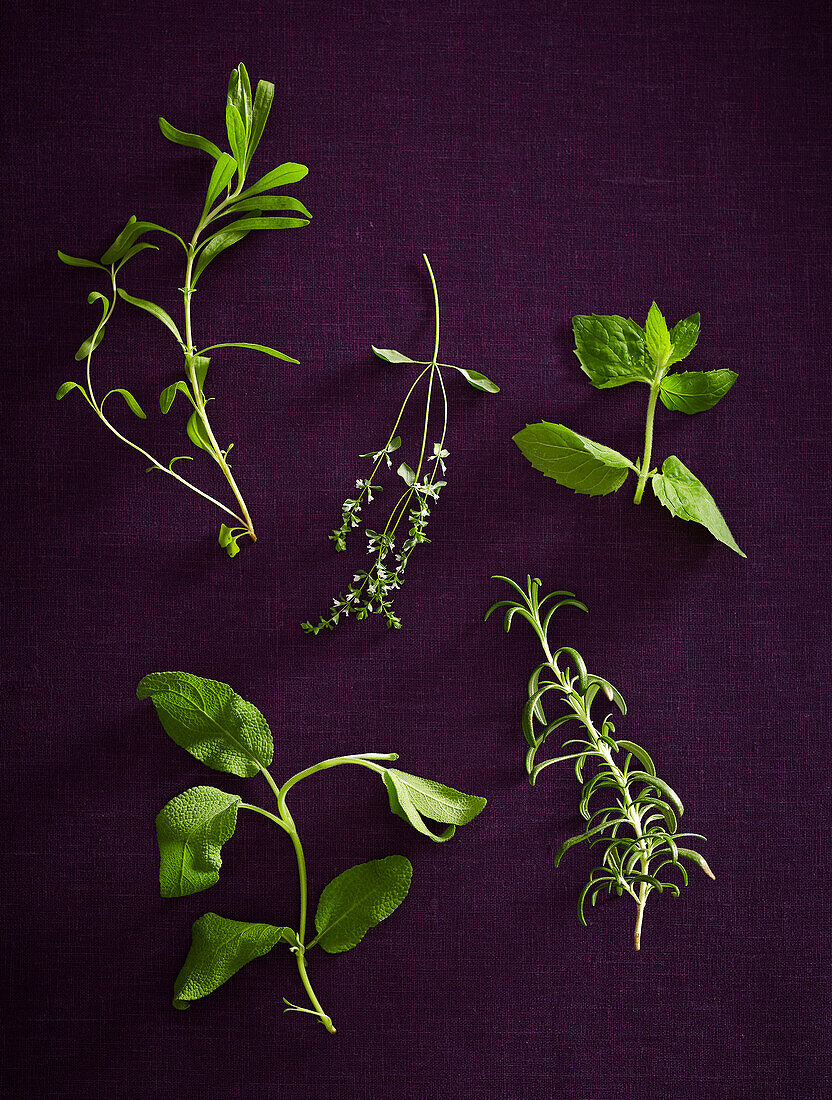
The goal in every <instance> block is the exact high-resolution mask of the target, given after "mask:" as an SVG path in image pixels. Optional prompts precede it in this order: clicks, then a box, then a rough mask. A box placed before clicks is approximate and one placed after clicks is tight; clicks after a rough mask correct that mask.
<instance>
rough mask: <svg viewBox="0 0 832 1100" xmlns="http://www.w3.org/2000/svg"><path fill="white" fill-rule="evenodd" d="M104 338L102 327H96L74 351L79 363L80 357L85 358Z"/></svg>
mask: <svg viewBox="0 0 832 1100" xmlns="http://www.w3.org/2000/svg"><path fill="white" fill-rule="evenodd" d="M103 339H104V329H103V328H99V329H96V330H95V332H94V333H93V334H92V336H88V337H87V338H86V340H85V341H84V342H83V344H82V345H81V346H80V348H78V350H77V351H76V352H75V359H76V360H77V361H78V362H79V363H80V362H81V360H82V359H86V358H87V356H88V355H89V353H90V351H95V349H96V348H97V347H98V345H99V344H100V343H101V341H102V340H103Z"/></svg>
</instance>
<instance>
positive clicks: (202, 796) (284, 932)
mask: <svg viewBox="0 0 832 1100" xmlns="http://www.w3.org/2000/svg"><path fill="white" fill-rule="evenodd" d="M137 694H138V696H139V698H140V699H147V698H149V699H151V700H152V701H153V704H154V705H155V707H156V711H157V713H158V715H159V718H160V720H161V722H162V726H163V727H164V729H165V731H166V732H167V733H168V735H169V736H170V737H171V738H172V739H173V740H174V741H175V742H176V743H177V744H178V745H181V746H182V748H184V749H186V751H188V752H189V753H191V755H192V756H195V757H196V758H197V759H198V760H201V761H202V762H203V763H205V764H207V765H208V767H212V768H215V769H217V770H218V771H227V772H231V773H232V774H234V775H241V776H252V775H255V774H256V773H257V772H261V773H262V776H263V779H264V781H265V782H266V784H267V785H268V787H269V789H270V790H271V792H272V794H273V795H274V796H275V799H276V806H275V807H274V810H275V812H272V811H270V810H266V809H263V808H262V807H260V806H256V805H253V804H251V803H248V802H243V801H242V800H241V798H240V797H239V796H238V795H233V794H227V793H226V792H224V791H221V790H219V789H218V788H216V787H208V786H201V787H192V788H190V789H189V790H187V791H184V792H183V793H182V794H181V795H177V797H176V798H173V799H171V801H170V802H168V804H167V805H166V806H165V807H164V808H163V809H162V810H161V812H160V813H159V815H158V817H157V819H156V831H157V837H158V841H159V886H160V889H161V892H162V895H163V896H164V897H183V896H185V895H188V894H193V893H196V892H198V891H201V890H206V889H208V888H209V887H210V886H213V885H214V884H215V883H216V882H217V880H218V877H219V871H220V867H221V865H222V858H221V851H222V847H223V845H224V844H225V843H226V842H227V841H228V840H229V839H230V837H231V836H232V835H233V833H234V831H235V827H236V824H237V817H238V814H239V813H240V812H241V811H243V812H249V813H256V814H259V815H261V816H262V817H265V818H266V819H267V820H269V821H270V822H272V823H273V824H274V825H275V826H276V827H277V828H278V829H279V830H280V832H281V833H285V834H287V835H288V837H289V839H290V840H291V843H292V848H293V850H294V853H295V858H296V861H297V869H298V884H299V888H300V909H299V916H298V924H297V928H295V929H293V928H290V927H288V926H284V925H273V924H263V923H249V922H247V921H235V920H229V919H228V918H225V917H220V916H218V915H217V914H216V913H206V914H205V915H204V916H203V917H200V919H199V920H198V921H197V922H196V923H195V924H194V926H193V940H192V943H191V949H190V951H189V952H188V956H187V958H186V960H185V964H184V966H183V967H182V970H181V971H180V974H179V976H178V978H177V979H176V982H175V986H174V1005H175V1006H176V1007H177V1008H187V1007H188V1005H189V1004H190V1002H191V1001H194V1000H197V999H199V998H201V997H205V996H206V995H207V994H209V993H211V992H213V991H214V990H215V989H217V988H218V987H219V986H220V985H222V984H223V983H224V982H226V981H227V980H228V979H229V978H230V977H232V976H233V975H234V974H235V973H236V972H237V971H238V970H239V969H240V968H241V967H242V966H245V965H246V963H248V962H251V961H252V960H253V959H256V958H258V957H259V956H261V955H264V954H266V953H267V952H268V951H270V950H271V949H272V948H273V947H274V946H276V945H277V944H278V943H284V944H285V945H287V946H288V947H289V949H290V951H291V952H292V954H293V956H294V958H295V962H296V963H297V967H298V973H299V975H300V979H301V982H302V984H303V987H304V989H305V990H306V993H307V996H308V997H309V1002H310V1005H311V1008H303V1007H301V1006H300V1005H296V1004H294V1003H292V1002H291V1001H288V1000H286V998H285V997H284V999H283V1000H284V1004H285V1005H286V1008H285V1010H284V1011H287V1012H302V1013H307V1014H309V1015H311V1016H313V1017H315V1019H317V1020H318V1022H319V1023H321V1024H322V1025H323V1026H324V1027H325V1028H326V1030H327V1031H329V1032H331V1033H332V1032H334V1031H335V1027H334V1025H333V1023H332V1019H331V1018H330V1017H329V1016H328V1015H327V1013H326V1012H324V1010H323V1008H322V1007H321V1003H320V1001H319V1000H318V997H317V994H316V993H315V991H314V989H313V988H312V984H311V982H310V980H309V974H308V972H307V969H306V956H307V953H308V952H309V951H310V950H312V948H314V947H315V946H320V947H321V948H322V949H323V950H324V951H326V952H328V953H330V954H338V953H340V952H343V951H349V950H350V949H351V948H353V947H355V946H356V944H358V943H359V942H360V941H361V940H362V939H363V937H364V935H365V934H366V933H367V931H368V930H369V929H370V928H373V927H374V926H375V925H377V924H378V923H379V921H381V920H384V919H385V918H386V917H388V916H389V915H390V914H391V913H392V912H393V911H394V910H395V909H396V908H397V907H398V906H399V905H400V904H401V902H402V901H403V899H404V898H405V897H406V895H407V892H408V890H409V888H410V879H411V874H412V867H411V865H410V861H409V860H407V859H406V858H405V857H404V856H400V855H393V856H387V857H385V858H383V859H375V860H370V861H369V862H368V863H361V864H358V865H357V866H355V867H351V868H349V869H348V870H347V871H344V872H343V873H342V874H340V875H337V876H336V877H335V878H334V879H333V880H332V882H330V883H329V885H328V886H326V887H325V888H324V890H323V891H322V893H321V896H320V898H319V900H318V906H317V911H316V914H315V928H316V931H317V935H316V936H315V937H314V938H313V939H311V940H309V941H307V926H306V924H307V914H308V911H309V896H308V895H309V891H308V882H307V872H306V857H305V855H304V851H303V845H302V843H301V839H300V835H299V833H298V828H297V825H296V824H295V819H294V817H293V816H292V814H291V813H290V811H289V808H288V805H287V796H288V795H289V793H290V792H291V790H292V789H293V788H294V787H295V786H296V785H297V784H298V783H300V782H301V781H302V780H304V779H308V778H310V777H311V776H313V775H317V774H318V773H320V772H323V771H328V770H329V769H331V768H335V767H340V766H342V765H351V766H354V767H360V768H364V769H365V770H368V771H371V772H373V773H374V774H375V775H376V776H379V777H380V778H381V779H382V780H383V782H384V783H385V785H386V786H387V787H388V790H390V789H391V788H392V789H394V790H396V791H397V792H399V793H400V794H401V793H402V792H404V797H405V798H406V800H407V805H408V807H409V809H408V815H407V816H406V817H405V819H406V820H409V821H410V823H411V824H413V825H414V827H416V828H417V829H418V830H419V831H420V832H424V833H425V834H426V835H427V836H430V837H431V838H432V839H434V840H436V839H448V837H444V836H443V837H441V838H438V837H436V836H434V835H433V834H432V833H431V832H429V831H427V830H425V829H424V828H422V824H423V822H422V818H421V815H422V814H426V815H427V816H429V817H432V818H433V819H434V820H436V821H441V822H450V823H452V825H451V830H450V832H453V828H454V827H455V826H459V825H465V824H467V823H468V822H469V821H471V820H472V819H473V818H474V817H475V816H476V815H477V814H478V813H480V812H481V810H482V809H483V807H484V806H485V799H484V798H478V797H476V796H475V795H466V794H463V793H462V792H461V791H455V790H453V788H451V787H446V786H445V785H444V784H442V783H436V782H434V781H433V780H429V779H421V778H419V777H418V776H414V775H408V774H407V773H406V772H400V771H398V770H397V769H393V768H388V767H386V765H387V764H390V763H392V762H393V761H394V760H396V759H397V755H396V753H377V752H365V753H357V754H355V755H353V756H337V757H332V758H331V759H328V760H322V761H320V762H319V763H318V764H314V765H312V767H309V768H305V769H304V770H303V771H300V772H298V773H297V774H295V775H293V776H292V777H291V778H290V779H287V780H286V782H285V783H284V784H283V785H282V786H281V787H278V785H277V783H276V782H275V780H274V779H273V778H272V776H271V773H270V772H269V771H268V770H267V769H268V765H269V764H270V763H271V758H272V740H271V734H270V733H269V730H268V726H267V725H266V722H265V719H264V718H263V716H262V715H261V714H260V711H259V710H258V709H257V708H256V707H255V706H253V705H252V704H251V703H249V702H247V701H246V700H244V699H242V698H241V697H240V696H239V695H237V693H236V692H234V691H232V689H231V688H230V687H229V686H228V685H227V684H222V683H219V682H218V681H216V680H205V679H203V678H202V677H200V676H192V675H190V674H189V673H185V672H156V673H151V674H150V675H149V676H145V677H144V679H143V680H142V681H141V682H140V684H139V687H138V691H137ZM391 806H393V799H392V797H391ZM393 808H394V810H396V807H395V806H394V807H393ZM396 812H398V811H396ZM449 835H450V834H449Z"/></svg>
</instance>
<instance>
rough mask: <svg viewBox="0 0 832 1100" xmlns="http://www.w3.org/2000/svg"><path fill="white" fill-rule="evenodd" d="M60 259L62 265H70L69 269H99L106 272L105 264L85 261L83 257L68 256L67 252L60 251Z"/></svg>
mask: <svg viewBox="0 0 832 1100" xmlns="http://www.w3.org/2000/svg"><path fill="white" fill-rule="evenodd" d="M58 259H59V260H60V261H61V263H64V264H68V265H69V267H98V268H100V269H101V270H102V271H106V270H107V269H106V267H105V266H104V264H100V263H98V261H97V260H85V259H83V257H81V256H67V254H66V252H61V250H60V248H59V249H58Z"/></svg>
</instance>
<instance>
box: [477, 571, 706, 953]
mask: <svg viewBox="0 0 832 1100" xmlns="http://www.w3.org/2000/svg"><path fill="white" fill-rule="evenodd" d="M494 579H495V580H501V581H505V582H506V583H507V584H510V585H511V586H512V588H514V589H516V590H517V592H518V593H519V596H520V598H519V599H516V598H512V599H510V600H500V601H499V602H498V603H495V604H494V605H493V606H492V607H490V608H489V609H488V612H487V613H486V616H485V617H486V619H488V617H489V616H490V615H491V613H492V612H493V611H496V610H497V608H502V607H505V608H506V613H505V621H504V625H505V629H506V632H508V630H510V628H511V623H512V619H513V618H514V616H515V615H520V616H521V617H522V618H524V619H525V620H526V621H527V622H528V623H529V625H530V626H531V628H532V630H534V632H535V634H536V635H537V636H538V638H539V639H540V644H541V646H542V647H543V652H544V655H545V660H544V661H543V662H542V664H539V665H538V666H537V668H536V669H535V670H534V672H533V673H532V675H531V677H530V679H529V684H528V702H527V703H526V705H525V706H524V708H523V718H522V726H523V733H524V735H525V738H526V742H527V744H528V750H527V752H526V775H527V776H528V780H529V783H530V784H531V785H532V786H534V785H535V782H536V781H537V777H538V776H539V775H540V773H541V772H542V771H543V770H544V768H548V767H549V765H550V764H558V763H560V762H562V761H565V760H571V761H574V768H575V776H576V778H577V780H578V782H579V783H580V784H581V785H582V791H581V801H580V806H579V810H580V814H581V816H582V817H583V819H584V821H585V822H586V828H585V829H584V831H583V832H582V833H579V834H578V835H576V836H573V837H570V838H569V839H568V840H566V841H564V843H563V844H562V845H561V847H560V850H559V851H558V853H557V855H556V856H555V866H556V867H557V866H558V865H559V864H560V861H561V859H562V858H563V856H564V855H565V854H566V852H567V851H568V850H569V849H570V848H572V847H574V846H575V845H576V844H581V843H583V842H586V843H588V844H589V847H590V848H595V847H599V846H600V847H601V848H602V849H603V855H602V858H601V863H600V864H599V865H598V866H597V867H594V868H593V869H592V871H591V873H590V876H589V881H588V882H587V884H586V886H584V888H583V890H582V891H581V894H580V896H579V899H578V916H579V918H580V921H581V923H582V924H583V925H584V926H585V925H586V917H585V914H584V906H585V903H586V900H587V898H589V900H590V902H591V904H592V905H595V902H596V900H597V898H598V895H599V894H601V893H607V894H612V893H613V892H615V894H616V895H617V896H618V897H621V896H622V895H623V894H628V895H629V896H630V897H631V898H632V899H633V901H634V902H635V903H636V908H637V915H636V925H635V934H634V943H635V949H636V951H638V950H639V948H640V947H641V929H642V922H643V920H644V909H645V906H646V905H647V899H648V898H649V896H650V894H651V893H652V892H653V891H654V890H655V891H657V892H658V893H659V894H661V893H664V892H665V891H666V892H667V893H669V894H670V895H672V896H673V897H678V896H679V887H678V885H677V884H676V883H675V882H673V881H670V880H669V879H668V877H667V876H668V873H669V872H670V871H671V870H675V871H676V872H678V874H679V876H680V877H681V880H682V882H683V883H684V885H687V881H688V876H687V871H686V869H685V867H684V865H683V864H682V862H681V861H682V860H688V861H690V862H692V863H695V864H696V865H697V866H698V867H699V868H700V869H701V870H702V871H704V872H705V874H706V875H707V876H708V877H709V878H711V879H712V878H714V874H713V872H712V871H711V869H710V867H709V866H708V864H707V861H706V860H705V857H704V856H702V855H700V853H699V852H696V851H694V850H693V849H691V848H687V847H682V845H681V844H679V841H680V840H686V839H696V840H704V839H705V838H704V837H703V836H702V835H701V834H700V833H681V832H679V825H678V819H679V818H680V817H681V816H682V813H683V806H682V802H681V800H680V798H679V796H678V795H677V794H676V792H675V791H674V790H673V788H672V787H671V786H670V785H669V784H668V783H666V782H665V780H663V779H660V778H659V776H658V775H657V774H656V768H655V765H654V763H653V760H652V758H651V757H650V754H649V753H648V752H647V750H646V749H643V748H641V747H640V746H639V745H636V744H635V743H634V742H632V741H626V740H624V739H623V738H621V737H617V736H616V734H615V726H614V724H613V722H612V716H611V715H609V714H608V715H607V716H606V717H605V718H604V719H602V721H601V723H600V725H599V724H598V722H597V719H595V718H594V717H593V715H592V704H593V702H594V701H595V699H596V698H597V697H598V695H599V693H600V694H602V695H604V696H605V697H606V698H607V699H608V700H609V701H610V702H614V703H615V705H616V706H617V707H618V709H619V711H620V712H621V714H626V712H627V707H626V705H625V703H624V700H623V699H622V697H621V694H620V693H619V692H618V690H617V689H616V688H614V687H613V685H612V684H611V683H609V681H608V680H605V679H603V677H601V676H595V675H593V674H590V673H589V672H587V668H586V665H585V663H584V661H583V658H582V657H581V655H580V654H579V653H578V651H577V650H575V649H573V648H572V647H571V646H561V647H560V649H556V650H555V651H554V652H553V651H552V649H551V647H550V644H549V637H548V634H549V622H550V620H551V618H552V616H553V615H554V613H555V611H557V610H558V609H559V608H561V607H577V608H580V609H581V610H582V611H586V610H587V608H586V606H585V605H584V604H582V603H581V602H580V601H579V600H576V599H575V597H574V595H573V594H572V593H571V592H565V591H558V592H550V593H549V594H548V595H547V596H544V597H543V598H542V599H541V598H540V595H539V591H540V581H539V580H538V579H537V578H536V577H535V578H534V579H533V578H532V577H527V578H526V591H525V592H524V591H523V589H522V588H521V587H520V586H519V585H518V584H516V583H515V582H514V581H513V580H510V579H509V578H508V577H500V576H498V577H495V578H494ZM550 600H555V602H554V603H552V604H550V605H549V606H548V607H545V609H544V605H546V604H548V602H549V601H550ZM552 692H554V698H555V699H558V700H559V701H560V702H561V703H562V704H563V706H564V708H565V710H566V713H565V714H561V715H559V716H558V717H557V718H554V719H553V720H551V721H550V720H549V718H547V716H546V712H545V709H544V701H545V704H546V706H548V705H549V701H550V699H551V693H552ZM567 722H577V723H578V724H579V726H580V727H581V730H580V732H579V733H578V734H577V735H576V736H575V737H572V738H570V739H568V740H566V741H564V742H563V744H562V746H561V748H562V749H563V750H566V753H565V755H558V756H553V757H550V758H548V759H546V760H542V761H540V762H539V763H538V761H537V754H538V752H539V750H540V749H541V748H542V746H543V745H544V743H545V742H546V740H547V739H548V737H549V736H550V734H552V733H554V731H555V730H557V729H560V727H561V726H564V725H565V724H566V723H567ZM590 761H591V762H592V764H593V765H594V767H593V768H592V770H591V773H590V771H589V770H588V768H587V765H588V764H589V763H590ZM599 803H600V804H599Z"/></svg>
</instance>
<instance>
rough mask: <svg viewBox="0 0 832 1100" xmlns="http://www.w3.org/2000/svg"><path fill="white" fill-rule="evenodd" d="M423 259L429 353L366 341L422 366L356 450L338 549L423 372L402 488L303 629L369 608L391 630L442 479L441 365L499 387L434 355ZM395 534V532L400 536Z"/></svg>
mask: <svg viewBox="0 0 832 1100" xmlns="http://www.w3.org/2000/svg"><path fill="white" fill-rule="evenodd" d="M422 259H423V260H424V261H425V266H426V267H427V269H428V275H429V276H430V283H431V288H432V290H433V305H434V323H435V330H434V341H433V356H432V358H431V359H430V360H428V361H423V360H418V359H410V358H409V357H408V356H406V355H402V354H401V352H398V351H393V350H392V349H391V348H377V347H373V351H374V352H375V354H376V355H377V356H378V357H379V358H380V359H383V360H384V361H385V362H386V363H410V364H413V365H414V366H420V367H422V368H423V369H422V370H421V371H420V372H419V374H418V375H417V377H416V379H415V381H414V382H413V383H412V384H411V386H410V389H409V390H408V391H407V393H406V395H405V398H404V401H403V402H402V404H401V407H400V409H399V412H398V415H397V417H396V420H395V423H394V424H393V427H392V429H391V430H390V432H389V434H388V436H387V440H386V442H385V443H384V444H383V445H382V446H381V447H379V448H378V449H374V450H371V451H368V452H367V453H366V454H363V455H361V458H367V459H369V460H370V461H371V462H372V464H373V467H372V470H371V472H370V475H369V476H368V477H360V478H358V479H356V482H355V487H356V489H357V490H359V491H358V493H357V494H356V495H355V496H353V497H348V498H347V499H346V500H345V501H344V503H343V504H342V506H341V524H340V526H338V527H336V528H335V529H334V530H333V531H332V533H331V534H330V535H329V538H330V540H331V541H332V542H333V543H334V544H335V549H336V550H338V551H343V550H346V548H347V538H348V536H349V535H350V533H351V532H352V531H353V530H354V529H355V528H357V527H359V526H360V525H361V512H362V508H363V506H364V504H365V503H367V504H369V503H371V502H372V500H373V494H374V493H376V492H381V490H382V486H381V485H379V484H377V483H376V477H377V475H378V474H379V472H380V471H381V472H383V469H382V468H383V466H386V467H387V468H388V469H392V468H393V461H392V459H391V457H390V456H391V455H392V454H394V453H395V452H396V451H398V449H399V448H400V447H401V445H402V439H401V436H400V435H397V434H396V433H397V432H398V430H399V425H400V424H401V421H402V417H403V416H404V411H405V409H406V408H407V405H408V402H409V401H410V399H411V397H412V396H413V394H414V393H415V391H416V389H417V387H418V385H419V383H420V382H422V380H423V379H426V383H425V384H426V389H427V393H426V397H425V411H424V417H423V420H422V433H421V446H420V449H419V458H418V461H417V463H416V466H415V468H414V467H412V466H410V465H408V463H406V462H402V463H401V464H400V465H399V467H398V469H397V470H396V473H397V475H398V476H399V477H400V478H401V479H402V481H403V482H404V486H405V488H404V491H403V492H402V493H401V494H400V496H399V498H398V500H397V501H396V504H395V505H394V507H393V510H392V512H391V513H390V516H389V518H388V520H387V523H386V525H385V527H384V530H383V531H375V530H373V529H372V528H369V527H368V528H365V531H364V534H365V536H366V538H367V553H368V554H369V555H370V557H371V559H372V563H371V565H370V566H369V568H367V569H359V570H357V571H356V572H355V573H354V574H353V578H352V581H351V583H350V584H349V586H348V587H347V589H346V591H345V592H343V593H340V594H339V595H337V596H336V597H335V599H334V600H333V601H332V605H331V607H330V609H329V614H328V615H327V616H326V617H324V616H321V617H320V618H319V619H318V622H317V623H312V622H311V621H309V620H307V621H306V622H304V623H302V624H301V626H302V627H303V630H304V631H305V632H306V633H307V634H319V633H320V631H322V630H334V629H335V627H336V626H337V625H338V623H339V622H340V620H341V619H342V618H348V617H349V616H350V615H353V616H354V617H355V618H356V619H367V618H369V616H370V615H383V616H384V618H385V621H386V622H387V626H388V627H390V628H391V629H393V630H399V629H400V628H401V625H402V623H401V619H400V618H399V616H398V615H397V614H396V612H395V610H394V608H393V594H394V593H395V592H396V591H398V589H400V588H401V586H402V584H403V582H404V573H405V570H406V569H407V565H408V562H409V561H410V556H411V554H412V553H413V551H414V550H415V549H416V547H417V546H421V545H424V544H425V543H429V542H430V539H429V538H428V536H427V533H426V532H427V526H428V521H429V519H430V511H431V505H432V502H433V501H436V500H438V499H439V494H440V493H441V491H442V490H443V489H444V488H445V485H446V484H447V482H446V481H445V480H444V475H445V473H446V471H447V463H446V461H445V460H446V459H447V458H448V457H449V454H450V452H449V451H448V450H447V449H446V447H445V440H446V437H447V432H448V394H447V391H446V389H445V380H444V378H443V376H442V370H443V368H445V369H447V370H455V371H458V372H459V373H460V374H461V375H462V376H463V378H464V379H465V380H466V382H468V383H469V385H471V386H473V387H474V389H477V390H480V391H482V392H484V393H499V390H500V388H499V386H497V385H495V384H494V383H493V382H492V381H490V379H488V378H486V376H485V375H484V374H481V373H480V372H479V371H475V370H468V369H466V368H463V367H455V366H453V364H451V363H440V362H438V357H439V292H438V291H437V289H436V279H435V278H434V274H433V269H432V267H431V265H430V261H429V260H428V258H427V256H426V255H424V253H423V254H422ZM437 392H438V393H439V394H441V411H442V428H441V431H440V432H439V433H438V435H439V439H438V441H436V442H434V443H432V445H431V449H430V451H428V440H429V439H430V438H431V435H430V428H431V419H432V416H433V414H434V409H433V405H434V403H435V402H436V394H437ZM405 523H406V526H407V535H406V537H405V538H404V539H403V540H401V541H400V542H398V543H397V541H396V535H397V532H398V531H399V528H400V527H401V526H402V525H403V524H405ZM400 537H401V536H400Z"/></svg>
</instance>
